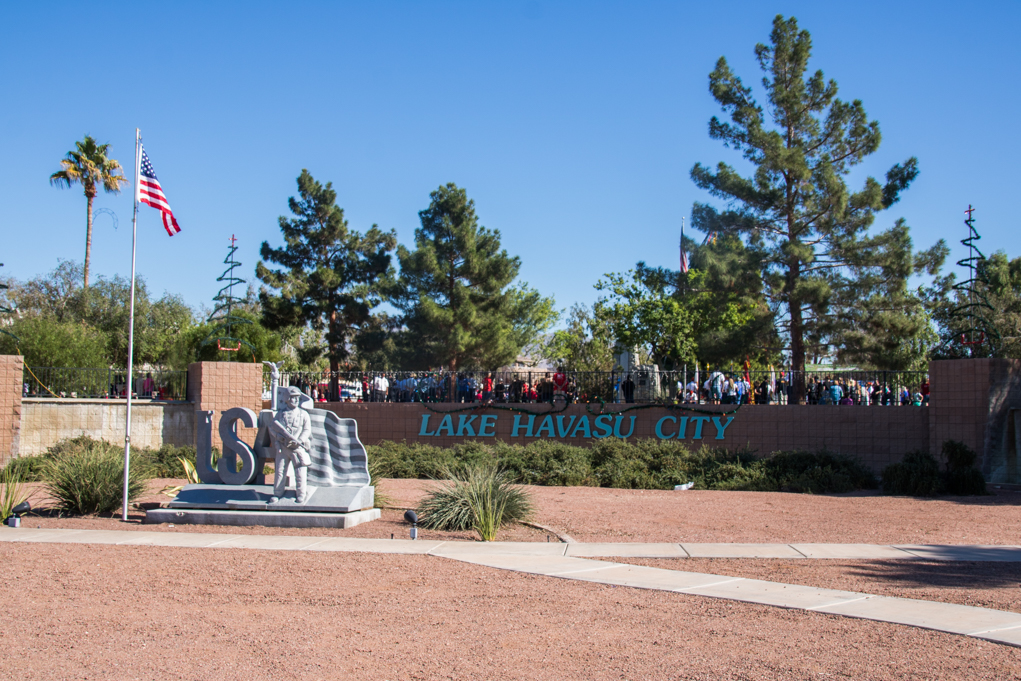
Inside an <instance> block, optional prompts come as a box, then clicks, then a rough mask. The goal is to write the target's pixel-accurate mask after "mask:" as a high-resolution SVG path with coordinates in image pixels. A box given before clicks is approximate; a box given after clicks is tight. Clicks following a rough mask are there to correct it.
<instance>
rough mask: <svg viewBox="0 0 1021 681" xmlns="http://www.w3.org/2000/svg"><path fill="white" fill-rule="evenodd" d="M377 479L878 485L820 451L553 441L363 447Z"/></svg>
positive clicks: (795, 488) (820, 489) (858, 467)
mask: <svg viewBox="0 0 1021 681" xmlns="http://www.w3.org/2000/svg"><path fill="white" fill-rule="evenodd" d="M367 449H368V451H369V461H371V462H372V463H373V464H374V467H375V468H376V469H378V471H379V475H380V476H382V477H395V478H397V477H403V478H430V477H436V476H437V475H438V472H439V471H443V470H445V469H448V468H452V467H457V466H464V465H488V464H492V463H494V462H495V463H496V464H497V465H498V466H499V467H500V468H501V469H503V470H505V471H508V472H509V473H510V474H511V475H512V476H513V477H514V478H515V479H516V480H518V481H519V482H521V483H523V484H530V485H559V486H568V485H600V486H603V487H618V488H627V489H672V488H673V487H674V486H675V485H682V484H685V483H687V482H689V481H690V482H694V483H695V487H696V488H697V489H714V490H746V491H762V492H767V491H785V492H805V493H815V494H824V493H838V492H848V491H851V490H854V489H872V488H875V487H876V486H877V481H876V477H875V475H873V473H872V472H871V471H870V470H869V469H868V468H866V467H865V466H863V465H862V464H861V463H860V462H859V461H858V460H857V459H855V458H853V457H849V456H842V455H838V454H833V453H831V452H827V451H820V452H776V453H774V454H773V455H772V456H770V457H768V458H765V459H759V458H756V456H755V454H754V452H753V451H752V450H750V449H741V450H737V451H730V450H727V449H724V448H722V447H709V446H706V445H703V446H701V447H699V448H698V449H696V450H690V449H688V448H687V446H686V445H685V443H680V442H666V441H663V440H658V439H653V438H649V439H644V440H638V441H636V442H626V441H623V440H620V439H616V438H607V439H603V440H598V441H596V442H593V444H592V447H591V448H587V447H574V446H571V445H567V444H564V443H561V442H555V441H551V440H535V441H534V442H530V443H529V444H528V445H525V446H521V445H516V444H515V445H512V444H507V443H504V442H500V441H492V442H488V443H482V442H467V443H464V444H459V445H455V446H453V447H450V448H447V449H443V448H440V447H433V446H430V445H422V444H408V443H406V442H383V443H380V444H379V445H375V446H372V447H368V448H367Z"/></svg>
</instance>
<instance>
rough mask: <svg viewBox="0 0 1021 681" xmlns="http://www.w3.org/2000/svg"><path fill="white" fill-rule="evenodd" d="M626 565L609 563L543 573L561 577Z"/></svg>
mask: <svg viewBox="0 0 1021 681" xmlns="http://www.w3.org/2000/svg"><path fill="white" fill-rule="evenodd" d="M620 567H626V566H625V565H621V564H619V563H609V564H607V565H600V566H599V567H592V568H584V569H581V570H565V571H563V572H544V573H542V574H546V575H549V576H550V577H559V576H560V575H580V574H581V573H582V572H595V571H597V570H612V569H614V568H620Z"/></svg>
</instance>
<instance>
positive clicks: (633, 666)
mask: <svg viewBox="0 0 1021 681" xmlns="http://www.w3.org/2000/svg"><path fill="white" fill-rule="evenodd" d="M168 482H172V481H156V482H154V484H153V487H152V490H151V491H152V492H153V493H152V494H150V495H149V496H148V497H146V498H145V499H143V500H142V501H150V502H152V501H157V500H163V501H167V500H168V499H169V498H168V497H166V496H162V497H161V496H160V495H158V493H157V492H158V490H159V489H160V488H161V487H162V486H164V485H165V484H166V483H168ZM381 482H382V484H381V487H382V489H383V490H384V491H385V492H386V493H388V494H389V495H390V496H391V497H392V498H393V500H394V504H395V505H396V506H412V505H414V504H415V503H417V501H418V499H420V498H421V496H422V494H423V489H424V487H426V486H428V485H429V484H430V483H423V482H422V481H414V480H384V481H381ZM530 491H531V492H532V493H533V494H534V497H535V501H536V507H537V512H536V516H535V518H534V519H535V520H536V521H537V522H539V523H541V524H543V525H547V526H550V527H552V528H554V529H556V530H557V531H560V532H567V533H568V534H570V535H572V536H573V537H574V538H575V539H577V540H579V541H588V542H592V541H625V542H628V541H630V542H634V541H651V542H677V541H694V542H732V541H734V542H834V541H835V542H855V543H857V542H863V543H921V542H928V543H954V544H972V543H989V544H1007V543H1021V540H1019V537H1018V535H1017V528H1018V527H1021V524H1019V522H1018V521H1019V520H1021V494H1018V493H1014V492H1000V493H998V494H996V495H995V496H990V497H983V498H970V499H940V500H918V499H908V498H896V497H883V496H876V495H841V496H807V495H796V494H769V493H747V492H692V491H688V492H660V491H644V492H643V491H637V490H634V491H632V490H609V489H593V488H541V487H533V488H530ZM36 500H37V502H39V501H42V497H41V495H37V497H36ZM401 513H402V511H400V510H387V511H385V512H384V518H383V519H382V520H380V521H376V522H373V523H367V524H365V525H361V526H358V527H355V528H352V529H351V530H298V529H290V530H280V529H270V528H222V527H212V526H181V525H178V526H176V527H173V528H171V527H168V526H166V525H141V524H140V520H141V515H142V514H141V513H140V512H137V511H134V512H133V513H132V522H130V523H121V522H120V521H119V519H117V518H59V517H56V516H55V515H53V514H49V515H46V516H44V517H38V516H32V517H29V518H26V522H25V524H26V525H27V526H29V527H35V526H37V525H38V526H43V527H81V528H92V529H145V530H162V531H168V532H181V531H185V532H245V533H250V532H251V533H286V534H310V535H311V534H316V535H319V534H330V535H337V536H352V537H356V536H357V537H389V536H390V534H391V533H394V534H396V535H397V536H405V534H406V531H407V526H406V525H405V524H403V523H402V522H401V520H400V516H401ZM0 531H5V532H6V531H12V532H13V531H15V530H6V529H3V530H0ZM423 536H425V537H430V536H431V537H435V538H440V537H443V538H458V539H470V538H471V536H470V535H468V534H467V533H463V536H461V535H457V534H456V533H445V534H440V533H427V532H424V533H423ZM500 538H501V539H507V540H516V541H544V540H545V539H546V533H544V532H541V531H538V530H533V529H530V528H524V527H520V526H519V527H516V528H512V529H509V530H506V531H505V532H503V533H502V534H501V537H500ZM0 561H2V564H3V565H4V566H5V567H6V568H7V569H6V570H5V577H4V579H2V580H0V603H3V605H4V609H3V612H4V613H5V615H6V617H4V619H3V622H2V626H0V678H5V679H6V678H13V679H65V678H90V679H100V678H109V679H132V678H140V679H213V678H223V679H235V678H237V679H263V678H274V679H275V678H279V677H281V676H283V677H286V678H297V679H325V678H347V677H353V678H365V679H391V680H396V679H434V678H452V679H572V678H586V679H646V678H653V679H660V678H662V679H818V678H853V679H866V678H867V679H903V678H908V679H930V678H939V679H1021V671H1019V670H1021V664H1019V663H1021V649H1015V648H1010V647H1006V646H1001V645H996V644H992V643H985V642H982V641H978V640H974V639H968V638H965V637H960V636H953V635H950V634H943V633H939V632H930V631H924V630H920V629H913V628H910V627H904V626H898V625H892V624H884V623H878V622H868V621H864V620H855V619H850V618H841V617H836V616H832V615H825V614H819V613H811V612H804V611H793V610H782V609H778V608H769V607H765V606H757V605H748V604H741V603H735V602H728V601H723V600H714V599H707V598H702V597H698V596H691V595H680V594H669V593H663V592H654V591H643V590H637V589H626V588H614V587H608V586H601V585H595V584H588V583H582V582H572V581H568V580H558V579H551V578H546V577H539V576H531V575H523V574H518V573H512V572H506V571H500V570H492V569H488V568H484V567H480V566H474V565H469V564H463V563H457V562H454V561H450V560H446V559H441V558H434V557H428V556H392V555H368V554H349V553H329V554H317V553H311V552H310V553H305V552H285V551H280V552H276V551H251V550H243V549H171V548H162V547H129V546H88V545H59V544H7V543H3V544H0ZM629 562H635V563H641V564H647V565H656V566H659V567H666V568H673V569H682V570H692V571H702V572H712V573H717V574H727V575H736V576H747V577H757V578H762V579H769V580H772V581H786V582H793V583H799V584H809V585H813V586H822V587H831V588H839V589H848V590H861V591H866V592H868V593H879V594H887V595H899V596H908V597H913V598H925V599H932V600H941V601H946V602H957V603H967V604H969V605H981V606H985V607H994V608H999V609H1009V610H1014V611H1021V609H1019V607H1018V603H1019V592H1021V590H1019V588H1018V587H1019V580H1021V567H1019V565H1018V564H979V563H930V562H923V561H810V560H789V561H781V560H760V561H751V560H721V559H686V560H633V561H629Z"/></svg>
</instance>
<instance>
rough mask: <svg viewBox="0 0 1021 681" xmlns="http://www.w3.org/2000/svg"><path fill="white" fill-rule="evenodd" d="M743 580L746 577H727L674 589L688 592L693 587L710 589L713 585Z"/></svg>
mask: <svg viewBox="0 0 1021 681" xmlns="http://www.w3.org/2000/svg"><path fill="white" fill-rule="evenodd" d="M743 581H745V578H744V577H734V578H733V579H725V580H723V581H722V582H712V583H711V584H699V585H698V586H686V587H684V588H682V589H673V591H677V592H686V591H691V590H692V589H708V588H710V587H713V586H720V585H721V584H730V583H731V582H743Z"/></svg>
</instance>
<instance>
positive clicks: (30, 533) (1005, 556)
mask: <svg viewBox="0 0 1021 681" xmlns="http://www.w3.org/2000/svg"><path fill="white" fill-rule="evenodd" d="M0 541H15V542H56V543H69V544H77V543H84V544H118V545H120V544H124V545H149V546H191V547H196V548H202V547H213V546H216V547H221V548H228V547H234V548H248V549H269V550H277V551H306V550H307V551H363V552H369V553H434V552H435V551H436V550H437V549H438V547H440V546H442V547H443V550H442V553H443V555H444V556H448V557H452V558H453V557H458V556H463V555H516V556H564V557H568V558H794V559H806V558H808V559H837V560H891V559H892V560H917V559H921V560H940V561H978V562H1021V546H982V545H953V544H895V545H883V544H689V543H681V544H639V543H635V544H628V543H615V544H611V543H593V544H583V543H573V544H562V543H559V542H556V543H545V542H534V543H533V542H470V541H465V542H461V541H443V540H430V539H420V540H418V541H411V540H409V539H355V538H347V537H327V538H323V537H301V536H294V535H276V534H216V533H205V532H201V533H200V532H146V531H144V530H137V531H136V530H51V529H46V530H43V529H31V528H27V527H25V528H19V529H12V528H9V527H2V526H0Z"/></svg>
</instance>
